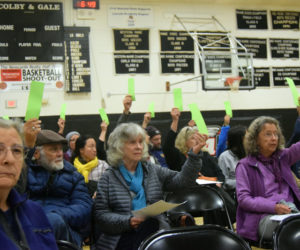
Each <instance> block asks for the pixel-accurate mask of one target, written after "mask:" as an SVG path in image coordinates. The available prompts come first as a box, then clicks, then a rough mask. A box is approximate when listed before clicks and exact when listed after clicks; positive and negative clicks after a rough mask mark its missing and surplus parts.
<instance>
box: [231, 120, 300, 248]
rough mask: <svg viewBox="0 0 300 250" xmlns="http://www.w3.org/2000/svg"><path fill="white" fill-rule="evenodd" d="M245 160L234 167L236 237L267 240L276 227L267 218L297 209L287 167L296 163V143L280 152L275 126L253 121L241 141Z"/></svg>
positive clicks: (299, 196) (297, 194)
mask: <svg viewBox="0 0 300 250" xmlns="http://www.w3.org/2000/svg"><path fill="white" fill-rule="evenodd" d="M244 148H245V152H246V157H245V158H244V159H242V160H241V161H240V162H239V163H238V165H237V167H236V192H237V200H238V209H237V233H238V234H240V235H241V236H242V237H244V238H246V239H248V240H250V241H255V242H257V241H258V240H260V242H261V241H262V240H271V239H272V233H273V231H274V229H275V227H276V226H277V224H278V223H277V222H274V221H272V220H271V219H270V217H271V216H272V215H274V214H289V213H292V212H296V211H298V209H297V208H300V191H299V189H298V187H297V186H296V182H295V179H294V177H293V175H292V172H291V165H292V164H293V163H295V162H296V161H299V160H300V142H298V143H296V144H294V145H292V146H291V147H290V148H287V149H284V137H283V135H282V132H281V129H280V126H279V122H278V121H277V120H276V119H274V118H272V117H268V116H261V117H258V118H257V119H255V120H254V121H253V122H252V123H251V124H250V126H249V128H248V130H247V133H246V135H245V139H244Z"/></svg>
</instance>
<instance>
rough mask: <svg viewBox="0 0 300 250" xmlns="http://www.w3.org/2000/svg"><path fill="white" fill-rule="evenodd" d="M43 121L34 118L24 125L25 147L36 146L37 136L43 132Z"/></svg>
mask: <svg viewBox="0 0 300 250" xmlns="http://www.w3.org/2000/svg"><path fill="white" fill-rule="evenodd" d="M41 123H42V121H40V120H38V119H36V118H33V119H30V120H28V121H26V122H25V123H24V128H23V130H24V145H25V147H27V148H33V147H34V146H35V142H36V137H37V134H38V133H39V132H40V131H41Z"/></svg>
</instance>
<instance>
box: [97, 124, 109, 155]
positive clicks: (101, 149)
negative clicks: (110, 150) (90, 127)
mask: <svg viewBox="0 0 300 250" xmlns="http://www.w3.org/2000/svg"><path fill="white" fill-rule="evenodd" d="M100 127H101V132H100V135H99V140H98V141H97V157H98V158H99V159H101V160H104V161H106V159H107V156H106V151H105V141H106V133H107V127H108V124H107V123H106V122H105V121H102V122H101V125H100Z"/></svg>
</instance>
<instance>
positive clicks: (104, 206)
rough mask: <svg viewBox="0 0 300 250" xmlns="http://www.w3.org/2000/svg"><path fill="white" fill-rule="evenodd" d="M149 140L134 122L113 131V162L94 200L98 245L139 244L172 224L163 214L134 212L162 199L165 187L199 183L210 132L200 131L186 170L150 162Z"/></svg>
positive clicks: (110, 145)
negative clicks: (203, 132) (199, 173)
mask: <svg viewBox="0 0 300 250" xmlns="http://www.w3.org/2000/svg"><path fill="white" fill-rule="evenodd" d="M145 139H146V134H145V131H144V129H143V128H142V127H140V126H139V125H137V124H134V123H123V124H121V125H119V126H118V127H117V128H116V129H115V130H114V131H113V132H112V133H111V135H110V136H109V139H108V151H107V159H108V162H109V164H110V166H111V167H109V168H108V169H107V170H106V172H105V173H104V174H103V175H102V177H101V179H100V180H99V183H98V190H97V197H96V201H95V218H96V223H97V224H98V225H99V226H100V227H101V232H102V234H101V235H100V237H99V238H98V239H97V242H96V246H95V247H96V249H105V250H108V249H122V250H125V249H131V250H132V249H137V248H138V247H139V245H140V243H141V241H142V240H143V239H145V237H147V236H148V235H149V234H151V233H153V232H155V231H157V230H158V229H159V228H161V227H168V223H167V220H166V218H165V216H164V215H163V214H161V215H159V216H156V217H154V218H144V217H135V216H134V215H133V213H132V211H133V210H138V209H141V208H144V207H146V206H147V205H150V204H153V203H155V202H157V201H159V200H162V199H163V192H164V191H174V190H176V189H180V188H182V187H184V186H188V185H191V184H192V183H195V180H196V178H197V175H198V172H199V171H200V169H201V166H202V161H201V156H202V153H201V148H202V147H203V146H204V145H205V142H206V140H207V136H206V135H202V134H199V133H197V134H196V135H195V144H194V146H193V147H192V148H191V150H190V151H189V152H188V155H189V157H188V159H187V161H186V162H185V164H184V166H183V167H182V170H181V172H176V171H172V170H169V169H167V168H162V167H161V166H159V165H154V164H152V163H150V162H147V158H148V149H147V143H146V141H145Z"/></svg>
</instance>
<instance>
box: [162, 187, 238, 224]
mask: <svg viewBox="0 0 300 250" xmlns="http://www.w3.org/2000/svg"><path fill="white" fill-rule="evenodd" d="M166 201H167V202H173V203H180V202H184V201H187V202H186V203H185V204H183V205H181V206H178V207H176V208H174V209H172V210H171V212H180V213H181V212H187V213H190V214H191V215H192V216H194V217H202V216H203V215H204V213H205V212H208V211H213V210H222V211H224V215H225V217H226V220H227V225H228V227H229V228H230V229H231V230H233V226H232V223H231V220H230V217H229V213H228V210H227V207H226V204H225V202H224V199H223V197H222V196H221V195H220V194H219V193H218V192H217V191H216V190H215V189H214V188H211V187H209V186H196V187H193V188H187V189H182V190H179V191H177V192H173V193H169V194H167V196H166Z"/></svg>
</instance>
